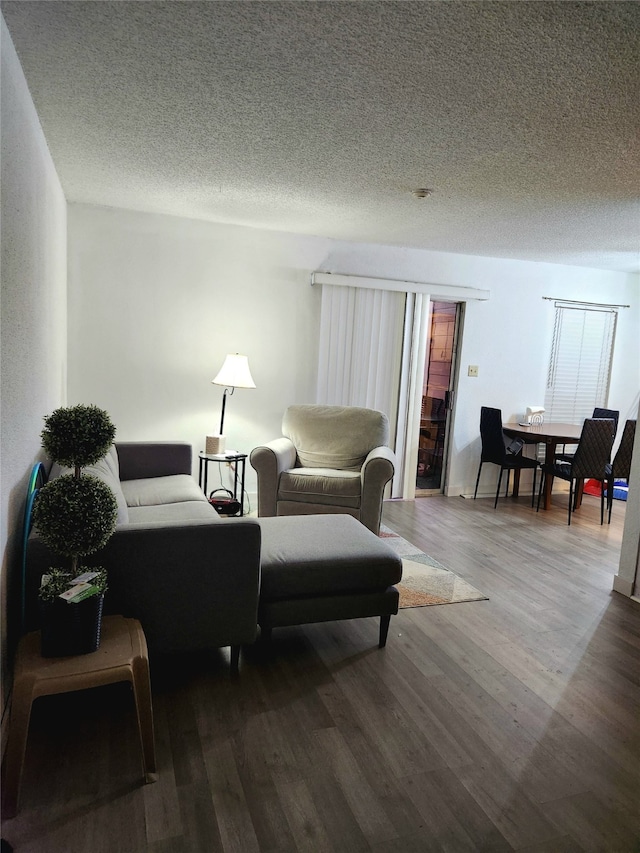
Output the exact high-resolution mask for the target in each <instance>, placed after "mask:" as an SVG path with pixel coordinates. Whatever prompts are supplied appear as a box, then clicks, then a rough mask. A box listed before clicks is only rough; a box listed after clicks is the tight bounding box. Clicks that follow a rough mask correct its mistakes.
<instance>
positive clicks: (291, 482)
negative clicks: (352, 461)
mask: <svg viewBox="0 0 640 853" xmlns="http://www.w3.org/2000/svg"><path fill="white" fill-rule="evenodd" d="M361 484H362V478H361V477H360V474H359V473H356V472H355V471H336V470H335V469H332V468H294V469H293V470H291V471H283V472H282V474H281V475H280V482H279V485H278V500H279V501H301V502H303V503H315V504H328V505H335V504H339V505H340V506H345V507H349V508H351V509H357V508H358V507H359V506H360V492H361Z"/></svg>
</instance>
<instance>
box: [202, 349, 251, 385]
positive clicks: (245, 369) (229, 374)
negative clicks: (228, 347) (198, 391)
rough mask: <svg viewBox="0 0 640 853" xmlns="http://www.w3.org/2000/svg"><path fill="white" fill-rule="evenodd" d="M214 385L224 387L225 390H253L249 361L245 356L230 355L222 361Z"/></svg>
mask: <svg viewBox="0 0 640 853" xmlns="http://www.w3.org/2000/svg"><path fill="white" fill-rule="evenodd" d="M211 382H212V383H213V384H214V385H225V386H226V387H227V388H255V387H256V383H255V382H254V381H253V377H252V376H251V371H250V370H249V359H248V358H247V356H246V355H238V353H233V354H232V353H230V354H229V355H228V356H227V357H226V358H225V360H224V364H223V365H222V367H221V368H220V371H219V373H218V375H217V376H216V378H215V379H212V380H211Z"/></svg>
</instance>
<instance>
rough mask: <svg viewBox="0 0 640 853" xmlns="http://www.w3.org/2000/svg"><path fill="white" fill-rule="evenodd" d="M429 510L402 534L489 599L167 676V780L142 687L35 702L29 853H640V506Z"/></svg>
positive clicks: (401, 521) (185, 665) (413, 612)
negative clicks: (624, 577)
mask: <svg viewBox="0 0 640 853" xmlns="http://www.w3.org/2000/svg"><path fill="white" fill-rule="evenodd" d="M554 502H555V505H554V507H553V508H552V509H551V510H550V511H549V512H542V511H541V512H540V513H536V512H535V511H533V510H531V508H530V507H529V506H528V499H527V498H526V497H521V498H519V499H518V500H517V501H513V500H512V499H508V500H506V501H505V500H504V499H501V500H500V502H499V504H498V509H497V510H494V509H493V500H492V499H489V498H487V499H482V500H481V499H479V500H477V501H473V500H465V499H464V498H444V497H436V498H423V499H420V500H417V501H415V502H407V503H402V502H393V503H388V504H386V505H385V511H384V521H385V523H386V524H388V525H389V526H390V527H392V528H393V529H395V530H396V531H397V532H398V533H399V534H400V535H402V536H404V537H405V538H407V539H409V540H410V541H411V542H412V543H414V544H415V545H417V546H418V547H420V548H421V549H423V550H424V551H426V552H427V553H429V554H430V555H431V556H433V557H435V558H436V559H437V560H439V561H440V562H442V563H443V564H444V565H446V566H448V567H449V568H451V569H452V570H454V571H456V572H457V573H458V574H460V575H461V576H462V577H464V578H465V579H467V580H468V581H469V582H470V583H472V584H473V585H475V586H476V587H478V588H479V589H480V590H482V592H484V593H485V594H486V595H488V596H489V600H488V601H480V602H472V603H463V604H451V605H444V606H436V607H423V608H415V609H408V610H401V611H400V613H399V614H398V616H397V617H394V618H393V619H392V621H391V628H390V631H389V639H388V644H387V647H386V649H384V650H378V648H377V645H376V641H377V631H378V626H377V620H374V619H363V620H357V621H352V622H342V623H325V624H320V625H310V626H305V627H301V628H290V629H280V630H276V631H274V634H273V641H272V645H271V647H270V649H268V650H265V649H264V648H263V647H262V646H261V645H260V644H256V646H254V647H252V648H251V649H247V650H246V652H245V653H244V654H243V659H242V662H241V674H240V677H239V678H237V679H235V680H234V679H232V678H230V676H229V674H228V668H227V660H228V658H227V656H226V650H223V651H220V652H218V653H216V654H214V655H209V656H202V657H199V658H190V659H186V660H185V659H181V660H174V661H162V662H160V661H155V662H152V681H153V692H154V696H153V699H154V712H155V723H156V745H157V752H158V770H159V781H158V782H157V783H155V784H153V785H147V786H143V785H142V784H141V765H140V751H139V744H138V741H137V731H136V727H135V720H134V713H133V707H132V704H131V695H130V693H129V691H128V689H127V688H126V687H125V686H124V685H117V686H114V687H112V688H99V689H96V690H94V691H85V692H84V693H77V694H69V695H66V696H57V697H47V698H43V699H40V700H38V702H37V703H36V705H35V706H34V715H33V719H32V726H31V733H30V737H29V744H28V750H27V762H26V768H25V775H24V780H23V793H22V804H21V810H20V812H19V814H18V816H17V817H16V818H15V819H14V820H11V821H7V822H6V823H5V824H4V826H3V833H2V834H3V837H4V838H6V839H7V840H8V841H9V842H11V843H12V844H13V845H14V849H15V850H16V851H18V853H45V852H46V853H58V851H60V852H61V853H62V851H64V853H76V851H77V853H80V851H82V853H100V851H105V853H107V851H108V853H116V851H119V852H120V853H142V851H148V853H201V852H202V853H205V851H206V853H209V851H225V853H232V852H233V853H253V851H262V853H267V851H269V853H285V851H312V853H317V852H318V851H340V853H351V851H375V853H414V851H416V853H417V851H419V853H424V851H451V853H466V851H509V850H518V851H527V853H534V851H535V853H575V851H598V853H601V851H615V853H631V851H636V853H637V851H640V809H639V803H640V761H639V758H640V667H639V665H638V661H639V658H640V608H639V607H638V605H637V604H634V603H633V602H631V601H630V600H628V599H626V598H624V597H622V596H619V595H617V594H616V593H613V592H611V587H612V582H613V576H614V575H615V573H616V571H617V564H618V557H619V551H620V542H621V536H622V526H623V521H624V511H625V507H624V506H623V505H622V506H621V505H619V504H618V503H616V506H615V507H614V512H613V521H612V524H611V526H607V525H605V526H604V527H600V524H599V513H598V507H597V501H596V500H595V499H594V498H585V503H584V505H583V507H582V508H581V509H580V511H579V513H578V514H577V515H576V516H575V519H574V521H573V522H572V524H571V527H568V526H567V524H566V509H565V508H566V503H565V501H563V498H562V496H559V497H558V498H557V499H556V498H555V496H554Z"/></svg>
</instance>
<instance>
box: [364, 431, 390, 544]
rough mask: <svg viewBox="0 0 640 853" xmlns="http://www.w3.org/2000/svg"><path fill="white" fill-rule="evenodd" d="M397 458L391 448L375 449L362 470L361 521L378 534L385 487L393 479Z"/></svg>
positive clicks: (381, 447) (368, 455)
mask: <svg viewBox="0 0 640 853" xmlns="http://www.w3.org/2000/svg"><path fill="white" fill-rule="evenodd" d="M395 461H396V456H395V453H394V452H393V450H391V448H390V447H385V446H380V447H374V449H373V450H371V451H370V452H369V453H368V454H367V458H366V459H365V460H364V463H363V465H362V470H361V474H360V476H361V478H362V487H361V504H360V521H361V522H362V523H363V524H364V525H365V526H366V527H368V528H369V530H372V531H373V532H374V533H376V534H377V533H378V531H379V530H380V520H381V518H382V499H383V495H384V487H385V486H386V485H387V483H388V482H389V480H390V479H391V478H392V477H393V474H394V471H395Z"/></svg>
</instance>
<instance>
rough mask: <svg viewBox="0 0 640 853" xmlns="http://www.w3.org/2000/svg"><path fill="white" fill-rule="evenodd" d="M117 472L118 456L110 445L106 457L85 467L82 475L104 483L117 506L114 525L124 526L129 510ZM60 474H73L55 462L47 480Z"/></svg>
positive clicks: (69, 469) (71, 469)
mask: <svg viewBox="0 0 640 853" xmlns="http://www.w3.org/2000/svg"><path fill="white" fill-rule="evenodd" d="M117 470H118V456H117V453H116V450H115V447H113V445H112V447H111V450H110V451H109V453H107V455H106V456H103V458H102V459H99V460H98V461H97V462H96V463H95V464H94V465H87V466H85V467H84V468H83V469H82V474H83V475H88V476H91V477H97V478H98V480H102V482H103V483H106V485H107V486H109V488H110V489H111V491H112V492H113V495H114V497H115V499H116V503H117V505H118V515H117V518H116V524H126V523H127V522H128V521H129V510H128V508H127V501H126V500H125V496H124V494H123V492H122V488H121V486H120V480H119V479H118V476H117ZM62 474H73V468H63V467H62V466H60V465H58V463H57V462H54V463H53V465H52V466H51V470H50V471H49V480H54V479H55V478H56V477H60V476H61V475H62Z"/></svg>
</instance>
